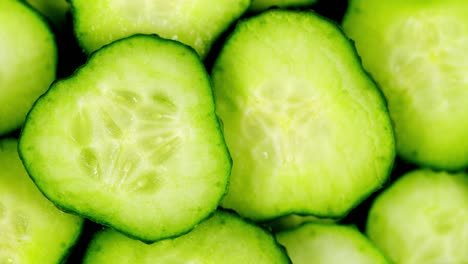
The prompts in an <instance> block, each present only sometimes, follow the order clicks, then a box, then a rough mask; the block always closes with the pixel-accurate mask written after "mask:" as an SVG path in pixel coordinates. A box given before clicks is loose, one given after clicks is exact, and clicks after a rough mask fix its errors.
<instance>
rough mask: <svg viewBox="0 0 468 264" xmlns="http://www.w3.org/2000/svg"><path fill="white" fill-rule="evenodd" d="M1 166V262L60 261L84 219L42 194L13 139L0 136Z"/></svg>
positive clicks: (79, 230) (73, 242)
mask: <svg viewBox="0 0 468 264" xmlns="http://www.w3.org/2000/svg"><path fill="white" fill-rule="evenodd" d="M0 168H1V171H0V263H6V264H7V263H37V261H38V260H40V262H41V263H45V264H46V263H60V261H61V260H62V259H63V258H64V257H66V256H67V255H68V253H69V251H70V250H71V247H72V246H73V245H74V244H75V242H76V241H77V239H78V236H79V235H80V233H81V229H82V224H83V219H82V218H80V217H77V216H75V215H71V214H67V213H64V212H62V211H61V210H59V209H58V208H57V207H55V206H54V204H53V203H51V202H50V201H49V200H47V199H46V198H45V197H44V196H43V195H42V194H41V192H40V191H39V190H38V189H37V187H36V186H35V185H34V183H33V182H32V181H31V178H30V177H29V175H28V174H27V172H26V170H25V169H24V167H23V164H22V163H21V160H20V158H19V156H18V152H17V140H16V139H13V138H2V139H0Z"/></svg>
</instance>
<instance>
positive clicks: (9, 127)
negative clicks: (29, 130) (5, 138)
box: [0, 0, 57, 135]
mask: <svg viewBox="0 0 468 264" xmlns="http://www.w3.org/2000/svg"><path fill="white" fill-rule="evenodd" d="M0 61H1V63H0V135H4V134H7V133H9V132H12V131H14V130H16V129H18V128H19V127H20V126H21V125H22V124H23V122H24V118H25V117H26V114H27V112H28V111H29V109H30V108H31V106H32V104H33V103H34V101H35V100H36V99H37V98H38V97H39V96H40V95H41V94H43V93H44V92H45V91H46V90H47V88H49V85H50V84H51V83H52V81H53V80H54V79H55V74H56V68H57V47H56V43H55V39H54V35H53V34H52V31H51V30H50V28H49V26H48V25H47V22H46V21H45V20H44V19H43V18H42V17H41V16H40V15H39V14H38V13H36V12H35V11H34V10H33V9H32V8H29V7H28V6H26V5H25V4H24V3H22V2H21V1H17V0H2V1H0Z"/></svg>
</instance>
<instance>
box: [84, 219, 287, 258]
mask: <svg viewBox="0 0 468 264" xmlns="http://www.w3.org/2000/svg"><path fill="white" fill-rule="evenodd" d="M84 263H85V264H91V263H102V264H105V263H112V264H114V263H116V264H117V263H233V264H234V263H245V264H248V263H252V264H254V263H255V264H261V263H265V264H267V263H268V264H270V263H291V262H290V260H289V258H288V256H287V255H286V252H285V251H284V249H283V248H282V247H281V246H280V245H278V244H277V243H276V241H275V239H274V237H273V235H272V234H271V233H269V232H267V231H266V230H264V229H262V228H260V227H258V226H256V225H254V224H252V223H248V222H246V221H245V220H243V219H241V218H240V217H239V216H237V215H235V214H233V213H229V212H224V211H216V212H215V213H214V214H213V215H212V216H211V217H210V218H208V219H207V220H205V221H203V222H201V223H200V224H199V225H198V226H197V227H195V228H194V229H193V230H192V231H190V232H189V233H187V234H185V235H182V236H179V237H177V238H173V239H166V240H161V241H158V242H155V243H153V244H145V243H143V242H141V241H138V240H133V239H130V238H128V237H125V236H124V235H122V234H120V233H118V232H115V231H114V230H112V229H106V230H103V231H100V232H98V233H97V234H96V235H95V236H94V238H93V240H92V241H91V243H90V245H89V247H88V249H87V252H86V255H85V259H84Z"/></svg>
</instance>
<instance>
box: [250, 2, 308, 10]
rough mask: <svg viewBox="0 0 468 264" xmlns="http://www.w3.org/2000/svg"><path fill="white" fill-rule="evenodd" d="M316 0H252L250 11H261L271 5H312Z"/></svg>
mask: <svg viewBox="0 0 468 264" xmlns="http://www.w3.org/2000/svg"><path fill="white" fill-rule="evenodd" d="M315 2H317V0H252V4H251V5H250V7H249V11H251V12H261V11H265V10H267V9H268V8H271V7H281V8H290V7H307V6H311V5H312V4H314V3H315Z"/></svg>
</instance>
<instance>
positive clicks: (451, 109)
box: [343, 0, 468, 171]
mask: <svg viewBox="0 0 468 264" xmlns="http://www.w3.org/2000/svg"><path fill="white" fill-rule="evenodd" d="M467 13H468V2H467V1H459V0H449V1H423V2H421V1H380V0H374V1H361V0H353V1H350V5H349V8H348V10H347V13H346V15H345V18H344V21H343V27H344V30H345V32H346V33H347V35H349V36H350V37H351V38H352V39H353V40H354V41H355V43H356V47H357V50H358V52H359V54H360V55H361V57H362V60H363V63H364V66H365V67H366V69H367V70H368V71H369V72H370V73H371V74H372V75H373V76H374V78H375V79H376V81H377V82H378V83H379V85H380V87H381V88H382V91H383V93H384V94H385V96H386V98H387V100H388V104H389V110H390V114H391V117H392V119H393V121H394V126H395V133H396V138H397V141H396V142H397V151H398V154H399V155H400V156H401V157H402V158H403V159H405V160H408V161H410V162H412V163H415V164H417V165H420V166H428V167H432V168H436V169H443V170H453V171H455V170H460V169H464V168H467V167H468V133H467V131H468V78H467V74H466V72H467V70H468V59H467V58H468V49H467V48H466V47H467V46H468V19H467V15H466V14H467Z"/></svg>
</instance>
